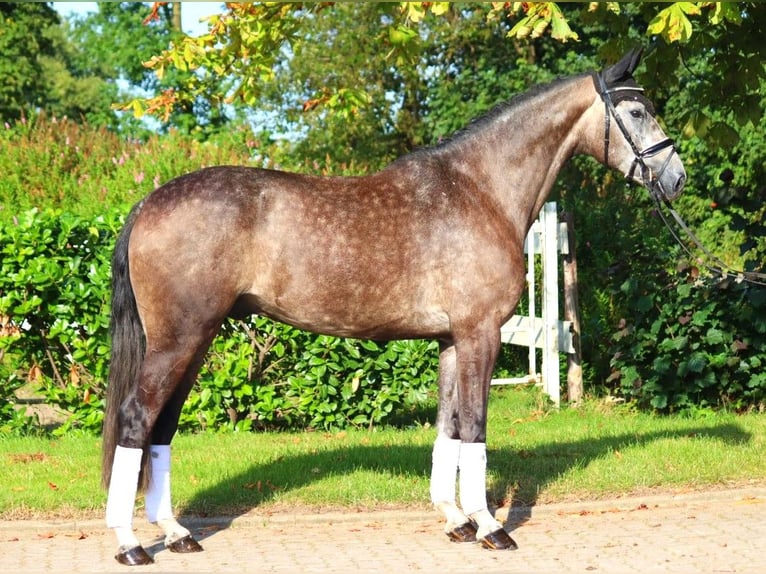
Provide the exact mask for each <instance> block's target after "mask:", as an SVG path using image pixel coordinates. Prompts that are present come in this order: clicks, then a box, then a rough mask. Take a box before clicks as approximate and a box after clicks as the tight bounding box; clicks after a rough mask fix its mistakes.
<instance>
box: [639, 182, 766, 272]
mask: <svg viewBox="0 0 766 574" xmlns="http://www.w3.org/2000/svg"><path fill="white" fill-rule="evenodd" d="M652 200H653V201H654V204H655V205H656V207H657V213H658V214H659V216H660V219H662V222H663V223H664V224H665V227H667V228H668V231H670V234H671V235H672V236H673V239H675V240H676V243H678V245H680V246H681V249H683V250H684V252H685V253H686V254H687V255H688V256H689V257H690V258H691V259H693V260H694V261H696V262H697V263H699V264H700V265H701V266H702V267H704V268H705V269H707V270H708V271H710V272H711V273H713V274H715V275H720V276H721V277H722V278H727V279H734V280H735V281H737V283H741V282H742V281H745V282H747V283H752V284H753V285H761V286H764V287H766V273H757V272H755V271H741V270H738V269H734V268H733V267H731V266H730V265H727V264H726V263H725V262H724V261H722V260H721V259H720V258H719V257H717V256H715V255H713V253H711V252H710V250H709V249H707V248H706V247H705V246H704V245H703V244H702V241H700V239H699V237H697V236H696V235H695V234H694V232H692V230H691V229H690V228H689V226H688V225H687V224H686V222H685V221H684V220H683V219H682V218H681V216H680V215H679V213H678V212H677V211H676V210H675V209H673V208H672V207H671V206H670V202H669V201H667V200H663V201H660V199H659V198H658V197H656V196H655V195H654V194H652ZM663 205H664V206H665V207H666V208H667V210H668V211H669V212H670V215H671V216H673V219H674V220H675V222H676V223H677V224H678V227H680V228H681V230H682V231H683V232H684V233H685V234H686V236H687V237H688V238H689V239H690V240H691V241H692V243H694V245H695V246H696V247H697V249H699V250H700V251H702V253H704V255H705V257H706V258H707V260H705V259H702V258H700V257H697V256H695V255H694V254H693V253H692V252H691V250H690V249H689V248H688V247H687V246H686V245H684V242H683V241H682V240H681V238H680V237H679V234H678V233H676V230H675V229H673V227H672V226H671V222H670V220H669V219H668V217H667V215H665V213H664V212H663V210H662V207H663ZM708 261H710V262H712V263H708Z"/></svg>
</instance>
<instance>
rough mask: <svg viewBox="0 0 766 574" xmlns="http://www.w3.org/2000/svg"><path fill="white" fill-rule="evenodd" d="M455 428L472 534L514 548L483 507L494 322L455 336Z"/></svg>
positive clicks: (496, 344) (496, 336) (496, 342)
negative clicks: (475, 529) (458, 442)
mask: <svg viewBox="0 0 766 574" xmlns="http://www.w3.org/2000/svg"><path fill="white" fill-rule="evenodd" d="M455 349H456V353H457V355H456V359H457V400H458V411H457V412H458V421H457V426H458V431H459V435H460V440H461V444H460V457H459V460H458V469H459V472H460V506H462V508H463V512H464V513H465V514H467V515H468V516H469V517H470V518H471V520H473V521H474V522H475V523H476V524H477V527H478V528H477V532H476V538H477V539H478V540H479V542H480V543H481V544H482V545H483V546H484V547H486V548H490V549H493V550H515V549H516V548H517V545H516V543H515V542H514V541H513V539H512V538H511V537H510V536H509V535H508V533H507V532H506V531H505V530H504V529H503V525H502V524H500V522H498V521H497V520H496V519H495V517H494V516H493V515H492V514H491V513H490V512H489V509H488V507H487V476H486V474H487V445H486V439H487V402H488V400H489V386H490V382H491V379H492V370H493V369H494V366H495V360H496V359H497V354H498V351H499V349H500V330H499V328H496V327H495V326H494V325H486V326H483V327H480V328H477V329H474V330H473V331H471V332H470V333H467V334H466V336H463V337H456V339H455Z"/></svg>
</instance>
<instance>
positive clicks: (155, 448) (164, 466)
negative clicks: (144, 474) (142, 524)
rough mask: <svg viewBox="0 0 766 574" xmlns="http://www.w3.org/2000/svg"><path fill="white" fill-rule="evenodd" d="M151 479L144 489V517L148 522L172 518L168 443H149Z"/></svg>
mask: <svg viewBox="0 0 766 574" xmlns="http://www.w3.org/2000/svg"><path fill="white" fill-rule="evenodd" d="M149 455H150V456H151V465H152V472H151V480H149V488H148V489H147V490H146V518H147V520H148V521H149V522H159V521H160V520H165V519H167V518H173V507H172V505H171V503H170V445H165V444H163V445H155V444H153V445H151V447H149Z"/></svg>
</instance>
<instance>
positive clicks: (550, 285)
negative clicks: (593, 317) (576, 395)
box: [492, 202, 574, 406]
mask: <svg viewBox="0 0 766 574" xmlns="http://www.w3.org/2000/svg"><path fill="white" fill-rule="evenodd" d="M568 246H569V244H568V241H567V228H566V223H559V220H558V211H557V208H556V203H555V202H548V203H546V204H545V205H544V206H543V209H542V210H541V211H540V216H539V218H538V219H537V221H535V223H534V224H533V225H532V228H531V229H530V230H529V234H528V235H527V238H526V241H525V242H524V252H525V253H526V254H527V286H528V290H529V317H525V316H522V315H514V316H513V317H511V319H510V320H509V321H508V322H507V323H506V324H505V325H503V326H502V328H501V329H500V335H501V341H502V342H503V343H509V344H511V345H521V346H525V347H528V348H529V372H528V375H527V376H525V377H520V378H513V379H493V381H492V384H493V385H503V384H518V383H536V384H541V385H542V387H543V390H544V391H545V392H546V393H547V394H548V396H549V397H550V398H551V400H552V401H553V402H554V404H556V406H559V405H560V403H561V396H560V375H559V368H560V367H559V353H560V352H561V353H574V346H573V343H572V333H571V323H570V322H569V321H561V320H560V319H559V269H558V262H559V253H561V254H564V255H565V254H567V253H568V250H569V247H568ZM536 255H540V257H541V265H542V294H541V300H542V310H541V314H540V317H538V316H537V310H536V307H537V302H536V294H535V289H536V280H535V257H536ZM536 349H542V369H541V371H540V372H538V370H537V354H536Z"/></svg>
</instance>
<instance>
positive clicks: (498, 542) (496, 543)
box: [479, 528, 519, 550]
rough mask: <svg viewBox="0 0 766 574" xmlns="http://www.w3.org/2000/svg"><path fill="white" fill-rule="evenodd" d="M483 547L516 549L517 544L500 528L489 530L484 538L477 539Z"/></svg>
mask: <svg viewBox="0 0 766 574" xmlns="http://www.w3.org/2000/svg"><path fill="white" fill-rule="evenodd" d="M479 542H480V543H481V545H482V546H483V547H484V548H488V549H489V550H516V549H517V548H518V547H519V546H518V544H516V543H515V542H514V541H513V538H511V537H510V536H509V535H508V533H507V532H506V531H505V530H503V529H502V528H501V529H499V530H495V531H494V532H490V533H489V534H487V535H486V536H485V537H484V538H482V539H481V540H479Z"/></svg>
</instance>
